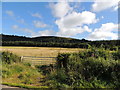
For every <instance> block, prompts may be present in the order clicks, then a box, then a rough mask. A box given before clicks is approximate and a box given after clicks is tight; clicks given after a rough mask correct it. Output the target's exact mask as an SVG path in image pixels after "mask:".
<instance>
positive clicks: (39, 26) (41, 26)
mask: <svg viewBox="0 0 120 90" xmlns="http://www.w3.org/2000/svg"><path fill="white" fill-rule="evenodd" d="M33 24H34V26H35V27H36V28H45V27H47V24H44V23H43V22H41V21H33Z"/></svg>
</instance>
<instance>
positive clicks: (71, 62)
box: [56, 49, 120, 88]
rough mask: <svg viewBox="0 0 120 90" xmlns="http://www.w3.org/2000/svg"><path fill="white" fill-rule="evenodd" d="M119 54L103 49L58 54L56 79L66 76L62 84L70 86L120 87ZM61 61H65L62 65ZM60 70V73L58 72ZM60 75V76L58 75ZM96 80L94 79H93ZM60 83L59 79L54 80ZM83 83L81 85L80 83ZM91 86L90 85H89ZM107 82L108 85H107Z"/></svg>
mask: <svg viewBox="0 0 120 90" xmlns="http://www.w3.org/2000/svg"><path fill="white" fill-rule="evenodd" d="M119 54H120V53H119V52H114V53H110V52H109V51H105V50H104V49H92V50H88V51H84V52H80V53H72V54H65V53H64V54H59V55H58V60H57V62H58V64H57V65H58V67H59V68H58V72H56V73H57V74H56V75H57V77H59V76H60V75H61V74H63V73H64V74H65V75H63V76H66V77H64V78H62V77H59V78H62V79H61V80H64V81H65V82H64V84H66V85H70V86H73V87H74V86H78V87H79V85H81V87H88V88H89V87H91V88H93V87H94V88H104V87H117V88H118V87H120V84H119V82H120V70H119V68H120V64H119V62H118V60H119V59H120V58H119V56H120V55H119ZM61 61H62V62H63V61H66V65H65V66H64V65H62V64H61ZM61 69H62V72H63V73H62V72H61V71H60V70H61ZM60 73H61V74H60ZM95 78H96V79H95ZM56 80H57V81H58V82H59V83H62V82H61V81H60V80H59V79H56ZM82 82H83V83H82ZM91 82H92V83H93V84H90V83H91ZM108 82H109V84H108Z"/></svg>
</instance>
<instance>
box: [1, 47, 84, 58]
mask: <svg viewBox="0 0 120 90" xmlns="http://www.w3.org/2000/svg"><path fill="white" fill-rule="evenodd" d="M0 50H1V51H9V52H12V53H14V54H16V55H18V56H37V57H57V55H58V53H72V52H80V51H83V50H84V49H80V48H53V47H5V46H4V47H0Z"/></svg>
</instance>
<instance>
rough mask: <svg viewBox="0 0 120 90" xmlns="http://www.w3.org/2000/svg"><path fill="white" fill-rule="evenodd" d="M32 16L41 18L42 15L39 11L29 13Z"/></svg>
mask: <svg viewBox="0 0 120 90" xmlns="http://www.w3.org/2000/svg"><path fill="white" fill-rule="evenodd" d="M31 15H32V16H33V17H37V18H42V16H41V15H40V14H39V13H33V14H31Z"/></svg>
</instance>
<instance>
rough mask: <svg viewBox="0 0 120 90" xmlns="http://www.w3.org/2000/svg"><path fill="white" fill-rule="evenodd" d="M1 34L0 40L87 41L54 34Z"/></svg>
mask: <svg viewBox="0 0 120 90" xmlns="http://www.w3.org/2000/svg"><path fill="white" fill-rule="evenodd" d="M0 36H2V41H36V42H55V43H80V42H89V41H88V40H85V39H82V40H79V39H73V38H65V37H55V36H41V37H33V38H30V37H24V36H15V35H4V34H0Z"/></svg>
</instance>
